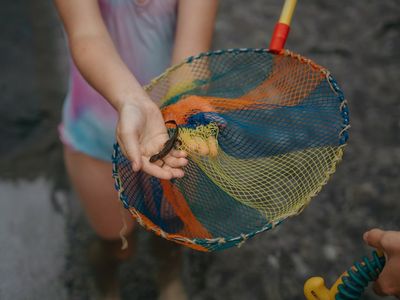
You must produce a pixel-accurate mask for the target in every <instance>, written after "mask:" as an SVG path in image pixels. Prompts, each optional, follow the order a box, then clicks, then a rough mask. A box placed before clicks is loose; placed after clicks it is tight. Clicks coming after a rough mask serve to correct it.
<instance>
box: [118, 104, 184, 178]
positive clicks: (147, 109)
mask: <svg viewBox="0 0 400 300" xmlns="http://www.w3.org/2000/svg"><path fill="white" fill-rule="evenodd" d="M116 136H117V141H118V143H119V145H120V147H121V150H122V153H123V154H124V155H125V156H126V157H127V158H128V159H129V160H130V161H131V162H132V168H133V170H134V171H139V170H143V171H144V172H145V173H147V174H149V175H152V176H155V177H158V178H160V179H171V178H180V177H183V175H184V172H183V170H182V169H181V168H182V167H184V166H185V165H187V163H188V161H187V159H186V153H185V152H184V151H178V150H172V151H171V152H170V153H169V154H168V155H167V156H165V158H164V159H163V161H164V162H165V164H163V162H162V161H157V162H155V163H150V162H149V158H150V157H151V156H152V155H154V154H157V153H158V152H160V150H161V149H162V148H163V146H164V144H165V142H166V141H167V140H168V138H169V136H168V132H167V129H166V127H165V124H164V119H163V118H162V115H161V112H160V110H159V109H158V107H157V106H156V105H155V104H154V103H153V102H150V100H148V101H146V102H142V104H140V105H138V104H131V103H130V104H125V105H124V106H122V108H121V109H120V110H119V120H118V124H117V130H116Z"/></svg>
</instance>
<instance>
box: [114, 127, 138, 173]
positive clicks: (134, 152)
mask: <svg viewBox="0 0 400 300" xmlns="http://www.w3.org/2000/svg"><path fill="white" fill-rule="evenodd" d="M119 138H120V140H121V142H122V145H123V147H124V148H125V152H126V155H127V158H128V159H129V160H130V161H131V162H132V168H133V170H134V171H136V172H137V171H139V170H140V168H141V167H142V158H141V152H140V147H139V137H138V134H137V133H135V132H132V131H130V132H121V133H120V134H119Z"/></svg>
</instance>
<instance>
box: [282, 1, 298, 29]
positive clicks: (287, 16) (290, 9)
mask: <svg viewBox="0 0 400 300" xmlns="http://www.w3.org/2000/svg"><path fill="white" fill-rule="evenodd" d="M296 4H297V0H285V3H284V5H283V8H282V12H281V16H280V18H279V23H282V24H286V25H288V26H290V23H291V22H292V17H293V13H294V9H295V8H296Z"/></svg>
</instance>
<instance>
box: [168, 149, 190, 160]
mask: <svg viewBox="0 0 400 300" xmlns="http://www.w3.org/2000/svg"><path fill="white" fill-rule="evenodd" d="M169 155H171V156H173V157H175V158H185V157H187V153H186V151H183V150H175V149H172V150H171V151H170V152H169Z"/></svg>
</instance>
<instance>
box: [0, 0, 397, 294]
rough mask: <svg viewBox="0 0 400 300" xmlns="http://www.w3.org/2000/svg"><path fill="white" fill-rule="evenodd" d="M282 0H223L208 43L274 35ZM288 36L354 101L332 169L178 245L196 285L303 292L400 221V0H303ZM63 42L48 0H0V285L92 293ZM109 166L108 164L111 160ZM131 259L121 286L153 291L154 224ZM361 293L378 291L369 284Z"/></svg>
mask: <svg viewBox="0 0 400 300" xmlns="http://www.w3.org/2000/svg"><path fill="white" fill-rule="evenodd" d="M282 2H283V1H281V0H251V1H240V0H221V1H220V9H219V14H218V20H217V25H216V33H215V43H214V48H231V47H267V46H268V41H269V38H270V36H271V33H272V30H273V26H274V23H275V22H276V20H277V18H278V16H279V12H280V9H281V5H282ZM287 48H288V49H291V50H293V51H295V52H298V53H301V54H303V55H304V56H306V57H309V58H311V59H312V60H314V61H316V62H317V63H319V64H321V65H323V66H325V67H326V68H328V69H329V70H330V71H331V72H332V74H333V75H334V77H335V78H336V79H337V81H338V82H339V84H340V85H341V87H342V89H343V90H344V92H345V95H346V98H347V99H348V101H349V105H350V109H351V126H352V128H351V130H350V140H349V143H348V147H347V149H346V152H345V155H344V159H343V162H342V163H341V164H340V165H339V168H338V170H337V172H336V173H335V175H334V176H333V178H332V180H330V182H329V183H328V185H327V186H326V187H325V188H324V189H323V190H322V192H321V193H320V194H319V195H318V196H317V197H316V198H315V199H314V201H313V202H312V203H311V205H310V206H309V207H307V208H306V209H305V211H304V212H303V213H302V214H301V215H299V216H297V217H295V218H292V219H290V220H288V221H286V222H285V223H284V224H283V225H281V226H279V227H278V228H276V229H274V230H272V231H270V232H267V233H264V234H262V235H259V236H257V237H256V238H254V239H253V240H251V241H249V242H248V243H246V244H245V245H244V246H243V247H242V248H240V249H231V250H227V251H225V252H220V253H211V254H204V253H197V252H194V251H192V250H189V249H185V250H184V266H183V278H184V284H185V288H186V290H187V292H188V294H189V296H190V299H196V300H197V299H199V300H200V299H228V300H229V299H260V300H261V299H262V300H265V299H272V300H281V299H282V300H290V299H304V297H303V294H302V288H303V284H304V282H305V280H306V279H307V278H308V277H310V276H313V275H323V276H324V277H325V278H326V280H327V283H328V284H329V285H330V284H332V283H333V281H334V280H335V279H336V277H337V276H338V275H339V274H340V273H341V272H342V271H344V270H345V269H346V268H348V267H349V266H350V265H351V264H352V263H353V262H354V261H355V260H358V259H360V258H361V257H362V256H363V255H365V254H369V253H370V251H371V249H368V248H367V247H366V246H365V245H364V244H363V241H362V234H363V233H364V231H366V230H367V229H370V228H372V227H380V228H383V229H395V230H400V97H399V95H400V84H399V80H400V71H399V66H400V65H399V63H400V1H399V0H363V1H361V0H358V1H347V0H337V1H327V0H300V1H299V3H298V7H297V10H296V12H295V16H294V20H293V24H292V31H291V34H290V36H289V41H288V44H287ZM67 75H68V59H67V48H66V44H65V39H64V35H63V30H62V28H61V25H60V22H59V20H58V17H57V15H56V12H55V9H54V7H53V4H52V2H51V1H48V0H35V1H22V0H13V1H6V0H4V1H1V2H0V104H1V105H0V122H1V125H0V140H1V143H0V299H15V300H18V299H42V300H46V299H95V294H96V291H95V290H94V287H93V282H92V280H91V278H90V276H89V271H88V263H87V261H86V258H85V255H84V251H85V247H86V245H87V243H88V241H90V239H92V238H93V236H94V234H93V232H92V230H91V229H90V228H89V226H88V224H87V222H86V220H85V219H84V217H83V215H82V212H81V208H80V206H79V204H78V201H77V199H76V197H75V196H74V194H73V193H72V192H71V190H70V185H69V183H68V180H67V178H66V175H65V170H64V166H63V162H62V151H61V150H62V147H61V143H60V142H59V140H58V136H57V125H58V123H59V120H60V112H61V106H62V102H63V98H64V96H65V92H66V87H67V84H68V78H67ZM110 176H111V174H110ZM138 239H139V240H140V243H139V245H140V246H139V249H138V255H137V257H136V259H135V260H130V261H127V262H126V263H124V265H123V266H122V268H121V270H120V272H121V274H122V275H121V277H122V278H124V279H123V280H124V282H123V288H122V291H121V294H122V298H123V299H156V297H157V293H158V291H157V288H156V284H155V280H156V279H155V275H154V273H155V271H154V269H155V261H154V258H153V257H152V255H150V251H149V239H150V233H147V232H145V231H143V230H139V232H138ZM363 299H379V297H377V296H375V295H374V294H373V293H372V292H371V291H369V292H368V293H367V294H366V295H365V296H364V298H363Z"/></svg>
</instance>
